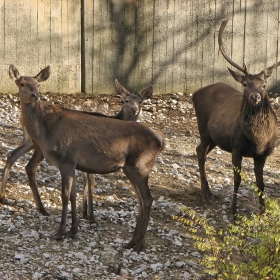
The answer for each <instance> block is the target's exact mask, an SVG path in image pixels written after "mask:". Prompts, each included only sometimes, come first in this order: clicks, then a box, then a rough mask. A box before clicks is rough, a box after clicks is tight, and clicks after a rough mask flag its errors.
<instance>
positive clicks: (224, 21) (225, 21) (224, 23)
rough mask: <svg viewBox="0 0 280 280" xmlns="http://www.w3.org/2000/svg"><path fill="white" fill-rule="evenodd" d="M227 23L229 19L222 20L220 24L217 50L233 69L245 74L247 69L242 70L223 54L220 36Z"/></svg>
mask: <svg viewBox="0 0 280 280" xmlns="http://www.w3.org/2000/svg"><path fill="white" fill-rule="evenodd" d="M228 21H229V18H227V19H223V20H222V24H221V26H220V29H219V36H218V42H219V49H220V52H221V53H222V55H223V57H224V58H225V59H226V60H227V61H228V62H229V63H230V64H231V65H232V66H233V67H235V68H236V69H238V70H239V71H241V72H243V73H244V74H246V73H247V69H244V68H242V67H241V66H239V65H238V64H236V63H235V62H234V61H233V60H232V59H231V58H229V56H228V55H227V54H226V52H225V49H224V46H223V38H222V35H223V31H224V29H225V27H226V25H227V23H228Z"/></svg>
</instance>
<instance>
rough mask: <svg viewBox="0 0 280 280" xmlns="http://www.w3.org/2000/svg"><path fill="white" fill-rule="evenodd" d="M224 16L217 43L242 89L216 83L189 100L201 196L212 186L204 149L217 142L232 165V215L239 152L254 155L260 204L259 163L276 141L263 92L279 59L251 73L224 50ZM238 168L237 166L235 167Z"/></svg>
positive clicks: (207, 195)
mask: <svg viewBox="0 0 280 280" xmlns="http://www.w3.org/2000/svg"><path fill="white" fill-rule="evenodd" d="M227 22H228V20H224V21H223V22H222V24H221V27H220V30H219V47H220V51H221V53H222V55H223V56H224V58H225V59H226V60H227V61H228V62H229V63H230V64H231V65H232V66H233V67H235V68H236V69H238V70H239V71H241V72H242V73H243V74H244V75H241V74H239V73H236V72H234V71H232V70H231V69H229V68H228V70H229V72H230V73H231V75H232V76H233V78H234V79H235V80H236V81H237V82H239V83H241V84H242V85H243V87H244V91H243V93H241V92H239V91H238V90H237V89H235V88H233V87H231V86H230V85H227V84H224V83H216V84H212V85H209V86H206V87H203V88H201V89H199V90H197V91H196V92H195V93H194V94H193V102H194V107H195V111H196V116H197V123H198V129H199V133H200V144H199V145H198V146H197V148H196V151H197V157H198V163H199V171H200V180H201V192H202V199H203V200H204V201H208V200H209V199H210V197H211V195H212V194H211V191H210V188H209V185H208V181H207V177H206V170H205V161H206V156H207V154H208V153H209V152H210V151H211V150H213V149H214V148H215V147H216V146H218V147H220V148H221V149H222V150H224V151H227V152H230V153H231V154H232V164H233V166H234V167H235V168H234V194H233V199H232V203H231V207H230V216H231V218H232V219H234V216H235V214H236V199H237V192H238V188H239V185H240V183H241V176H240V172H239V171H238V170H241V162H242V158H243V157H251V158H253V159H254V172H255V176H256V182H257V187H258V188H259V190H260V194H259V202H260V205H261V208H264V199H263V191H264V183H263V167H264V164H265V161H266V158H267V157H268V155H270V154H271V153H272V151H273V149H274V146H275V141H276V128H277V125H276V114H275V112H274V110H273V108H272V106H271V104H270V100H269V97H268V94H267V92H266V89H265V87H266V84H267V80H268V78H269V77H270V76H271V74H272V70H273V69H275V68H276V67H278V66H279V65H280V63H279V62H278V63H277V64H274V65H273V66H271V67H268V68H266V69H265V70H263V71H261V72H260V73H259V74H256V75H253V74H250V73H249V72H248V70H247V67H246V65H245V64H244V67H240V66H239V65H237V64H236V63H235V62H233V61H232V60H231V59H230V58H229V57H228V56H227V55H226V53H225V50H224V47H223V41H222V33H223V30H224V28H225V26H226V24H227ZM236 168H237V169H238V170H237V169H236Z"/></svg>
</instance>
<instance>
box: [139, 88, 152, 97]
mask: <svg viewBox="0 0 280 280" xmlns="http://www.w3.org/2000/svg"><path fill="white" fill-rule="evenodd" d="M152 95H153V86H152V85H149V86H148V87H147V88H146V89H144V90H143V91H142V92H141V94H140V96H141V98H142V100H147V99H149V98H151V96H152Z"/></svg>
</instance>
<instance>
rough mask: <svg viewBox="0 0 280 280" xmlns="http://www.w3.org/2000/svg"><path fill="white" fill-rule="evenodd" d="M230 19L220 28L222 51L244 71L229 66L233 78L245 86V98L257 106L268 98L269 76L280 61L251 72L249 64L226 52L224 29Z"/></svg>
mask: <svg viewBox="0 0 280 280" xmlns="http://www.w3.org/2000/svg"><path fill="white" fill-rule="evenodd" d="M228 21H229V19H225V20H223V21H222V24H221V26H220V29H219V37H218V40H219V48H220V52H221V53H222V55H223V56H224V58H225V59H226V60H227V61H228V62H229V63H230V64H231V65H232V66H233V67H234V68H236V69H237V70H239V71H240V72H242V73H243V74H240V73H238V72H235V71H233V70H231V69H230V68H228V70H229V72H230V74H231V75H232V76H233V78H234V79H235V80H236V81H237V82H239V83H240V84H242V86H243V88H244V98H245V99H246V100H247V103H248V104H249V106H251V107H255V106H257V105H258V104H260V103H261V101H262V100H264V98H267V96H268V94H267V92H266V85H267V81H268V78H269V77H270V76H271V74H272V72H273V69H275V68H277V67H278V66H279V65H280V61H279V62H277V63H276V64H273V65H272V66H270V67H267V68H265V69H264V70H262V71H261V72H260V73H258V74H250V73H249V72H248V69H247V66H246V64H245V63H244V65H243V67H241V66H239V65H238V64H236V63H235V62H234V61H233V60H232V59H231V58H230V57H229V56H228V55H227V54H226V52H225V49H224V46H223V38H222V35H223V31H224V29H225V26H226V24H227V23H228Z"/></svg>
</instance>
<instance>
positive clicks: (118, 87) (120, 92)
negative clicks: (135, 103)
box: [115, 79, 131, 99]
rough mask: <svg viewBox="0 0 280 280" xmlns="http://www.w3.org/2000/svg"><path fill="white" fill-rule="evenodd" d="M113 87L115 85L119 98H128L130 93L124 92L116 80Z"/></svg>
mask: <svg viewBox="0 0 280 280" xmlns="http://www.w3.org/2000/svg"><path fill="white" fill-rule="evenodd" d="M115 85H116V88H117V90H118V93H119V94H120V96H121V97H122V98H123V99H126V97H127V96H129V95H130V94H131V93H130V92H129V91H128V90H126V89H125V88H124V87H123V86H122V85H121V84H120V83H119V82H118V80H117V79H116V80H115Z"/></svg>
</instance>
